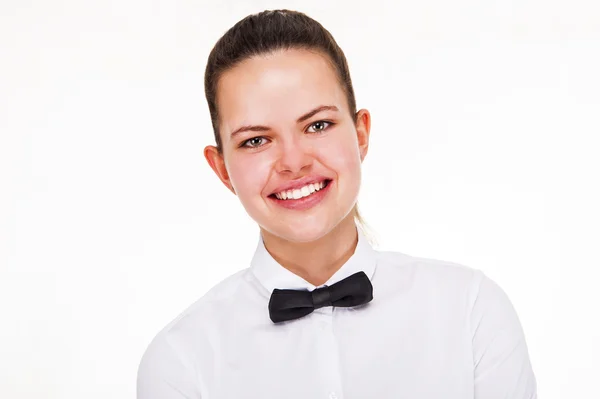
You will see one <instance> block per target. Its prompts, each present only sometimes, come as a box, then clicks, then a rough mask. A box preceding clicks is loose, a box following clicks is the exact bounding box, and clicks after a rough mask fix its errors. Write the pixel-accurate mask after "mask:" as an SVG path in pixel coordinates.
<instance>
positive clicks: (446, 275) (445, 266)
mask: <svg viewBox="0 0 600 399" xmlns="http://www.w3.org/2000/svg"><path fill="white" fill-rule="evenodd" d="M377 255H378V259H377V270H378V273H379V272H381V274H383V275H384V276H386V277H392V278H393V276H397V277H401V278H403V279H409V280H410V281H411V282H412V283H413V284H416V285H419V286H432V287H436V288H443V287H462V288H467V287H468V288H470V289H476V287H477V286H478V285H479V284H480V283H481V280H482V279H483V278H485V275H484V273H483V272H482V271H481V270H480V269H478V268H475V267H473V266H470V265H466V264H461V263H457V262H453V261H449V260H441V259H434V258H427V257H418V256H413V255H408V254H406V253H402V252H396V251H377Z"/></svg>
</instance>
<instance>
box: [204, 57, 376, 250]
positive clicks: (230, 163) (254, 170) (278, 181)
mask: <svg viewBox="0 0 600 399" xmlns="http://www.w3.org/2000/svg"><path fill="white" fill-rule="evenodd" d="M217 105H218V109H219V114H220V115H219V116H220V134H221V140H222V146H223V155H222V156H221V155H219V154H218V152H217V151H216V148H215V147H214V146H208V147H206V149H205V156H206V158H207V160H208V162H209V164H210V165H211V167H212V168H213V170H214V171H215V172H216V173H217V175H218V176H219V178H220V179H221V180H222V181H223V183H224V184H225V185H226V186H227V187H229V188H230V189H231V190H232V191H233V192H234V193H235V194H237V196H238V197H239V199H240V201H241V203H242V205H243V206H244V208H245V210H246V212H247V213H248V214H249V215H250V217H251V218H253V219H254V220H255V221H256V222H257V223H258V224H259V225H260V227H261V228H262V229H263V230H266V231H267V232H269V233H271V234H273V235H276V236H278V237H280V238H282V239H285V240H288V241H295V242H308V241H314V240H317V239H319V238H320V237H322V236H324V235H325V234H327V233H329V232H330V231H331V230H332V229H333V228H334V227H336V226H337V225H338V224H339V223H340V222H341V221H342V220H344V219H345V218H346V217H352V215H349V214H350V212H351V210H352V208H353V207H354V204H355V203H356V201H357V198H358V193H359V188H360V182H361V162H362V160H363V159H364V157H365V155H366V153H367V149H368V140H369V130H370V115H369V113H368V111H366V110H361V111H359V113H358V122H357V123H356V125H355V123H354V121H353V118H352V116H351V115H350V112H349V110H348V105H347V99H346V95H345V93H344V91H343V89H342V87H341V86H340V84H339V81H338V78H337V75H336V73H335V71H334V69H333V68H332V66H331V65H330V64H329V63H328V62H327V59H326V58H325V57H324V56H322V55H319V54H316V53H314V52H310V51H306V50H282V51H279V52H276V53H274V54H270V55H264V56H259V57H254V58H250V59H247V60H245V61H244V62H242V63H241V64H239V65H237V66H236V67H235V68H233V69H231V70H229V71H227V72H226V73H225V74H224V75H222V77H221V78H220V80H219V82H218V88H217ZM323 184H326V186H325V187H322V186H323ZM302 187H304V188H302ZM315 190H317V191H315ZM313 191H314V192H313ZM311 192H312V193H311ZM297 197H301V198H297ZM284 198H286V199H284Z"/></svg>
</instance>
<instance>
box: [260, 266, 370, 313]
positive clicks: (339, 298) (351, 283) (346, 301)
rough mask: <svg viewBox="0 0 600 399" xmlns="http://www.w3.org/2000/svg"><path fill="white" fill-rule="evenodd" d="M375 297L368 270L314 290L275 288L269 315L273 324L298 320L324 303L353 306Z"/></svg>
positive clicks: (270, 301) (336, 305)
mask: <svg viewBox="0 0 600 399" xmlns="http://www.w3.org/2000/svg"><path fill="white" fill-rule="evenodd" d="M372 299H373V285H372V284H371V281H370V280H369V277H367V275H366V274H365V272H358V273H354V274H353V275H351V276H349V277H346V278H345V279H343V280H340V281H338V282H337V283H335V284H332V285H331V286H329V287H327V286H325V287H321V288H317V289H315V290H313V291H312V292H309V291H306V290H289V289H283V290H281V289H277V288H276V289H274V290H273V293H272V294H271V299H270V300H269V316H270V318H271V320H272V321H273V322H274V323H279V322H282V321H287V320H293V319H298V318H300V317H303V316H306V315H308V314H309V313H312V312H313V311H314V310H315V309H319V308H322V307H325V306H334V307H352V306H358V305H362V304H365V303H367V302H370V301H371V300H372Z"/></svg>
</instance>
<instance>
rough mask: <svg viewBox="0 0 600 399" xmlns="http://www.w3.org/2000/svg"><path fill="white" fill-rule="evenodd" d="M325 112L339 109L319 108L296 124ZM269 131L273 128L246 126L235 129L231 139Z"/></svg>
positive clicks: (302, 117) (306, 114) (324, 106)
mask: <svg viewBox="0 0 600 399" xmlns="http://www.w3.org/2000/svg"><path fill="white" fill-rule="evenodd" d="M323 111H339V109H338V107H336V106H335V105H321V106H320V107H317V108H315V109H313V110H312V111H309V112H307V113H305V114H304V115H302V116H301V117H300V118H298V119H297V120H296V123H301V122H304V121H305V120H307V119H309V118H312V117H313V116H315V115H316V114H318V113H319V112H323ZM268 130H271V128H269V127H267V126H262V125H246V126H242V127H239V128H237V129H235V130H234V131H233V132H232V133H231V136H230V138H233V137H234V136H235V135H237V134H240V133H243V132H266V131H268Z"/></svg>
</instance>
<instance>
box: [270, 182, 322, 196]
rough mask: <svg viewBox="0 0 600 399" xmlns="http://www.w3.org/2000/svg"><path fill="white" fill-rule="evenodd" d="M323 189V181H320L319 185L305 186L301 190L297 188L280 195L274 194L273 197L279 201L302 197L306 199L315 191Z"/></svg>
mask: <svg viewBox="0 0 600 399" xmlns="http://www.w3.org/2000/svg"><path fill="white" fill-rule="evenodd" d="M323 187H325V181H322V182H320V183H311V184H307V185H306V186H304V187H302V188H297V189H294V190H287V191H282V192H280V193H277V194H275V196H276V197H277V198H278V199H280V200H287V199H300V198H303V197H308V196H309V195H311V194H312V193H314V192H315V191H319V190H321V189H322V188H323Z"/></svg>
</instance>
